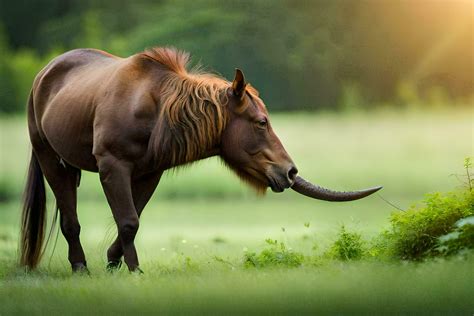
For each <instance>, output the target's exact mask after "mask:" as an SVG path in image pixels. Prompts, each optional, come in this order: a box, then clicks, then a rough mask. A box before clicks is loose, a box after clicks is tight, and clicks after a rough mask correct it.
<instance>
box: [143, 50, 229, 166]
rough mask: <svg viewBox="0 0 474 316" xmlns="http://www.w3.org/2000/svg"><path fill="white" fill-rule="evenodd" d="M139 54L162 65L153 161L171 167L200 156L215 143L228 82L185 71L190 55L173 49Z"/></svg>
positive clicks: (223, 122) (222, 120)
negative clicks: (162, 72) (158, 114)
mask: <svg viewBox="0 0 474 316" xmlns="http://www.w3.org/2000/svg"><path fill="white" fill-rule="evenodd" d="M142 54H144V55H145V56H146V57H148V58H151V59H153V60H155V61H156V62H158V63H160V64H162V65H163V66H165V68H166V69H165V71H164V77H163V79H162V81H161V86H160V105H161V113H160V117H159V119H158V124H157V126H156V128H155V131H154V132H153V135H152V141H151V142H150V145H151V146H153V148H152V150H153V154H154V157H155V160H157V162H158V163H165V164H169V165H170V166H171V167H173V166H177V165H181V164H185V163H188V162H192V161H195V160H197V159H200V158H202V156H203V155H204V154H205V153H206V152H209V151H210V150H212V149H213V148H215V147H217V146H218V144H219V142H220V138H221V135H222V131H223V130H224V128H225V126H226V123H227V120H228V112H227V109H226V108H225V104H226V103H227V96H226V95H227V94H226V91H227V88H228V87H230V82H228V81H226V80H225V79H223V78H221V77H219V76H217V75H215V74H210V73H205V72H202V71H200V70H198V69H192V70H190V71H188V70H187V68H188V64H189V59H190V55H189V54H188V53H187V52H183V51H179V50H177V49H176V48H161V47H159V48H152V49H148V50H146V51H145V52H143V53H142Z"/></svg>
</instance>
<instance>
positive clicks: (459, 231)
mask: <svg viewBox="0 0 474 316" xmlns="http://www.w3.org/2000/svg"><path fill="white" fill-rule="evenodd" d="M454 226H455V227H456V229H455V230H454V231H453V232H451V233H449V234H446V235H443V236H441V237H439V238H438V244H439V246H438V247H437V248H436V251H437V252H438V253H439V254H441V255H444V256H449V255H454V254H460V253H463V252H465V251H467V250H469V249H473V248H474V216H470V217H467V218H463V219H460V220H458V221H457V222H456V224H455V225H454Z"/></svg>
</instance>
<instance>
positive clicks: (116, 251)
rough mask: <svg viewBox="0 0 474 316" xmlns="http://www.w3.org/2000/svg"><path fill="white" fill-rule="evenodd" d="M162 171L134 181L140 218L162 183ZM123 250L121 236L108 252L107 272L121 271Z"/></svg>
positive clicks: (136, 205) (134, 194)
mask: <svg viewBox="0 0 474 316" xmlns="http://www.w3.org/2000/svg"><path fill="white" fill-rule="evenodd" d="M162 174H163V172H162V171H159V172H153V173H149V174H146V175H144V176H142V177H140V178H138V179H134V180H132V197H133V203H134V205H135V209H136V211H137V214H138V217H140V215H141V213H142V211H143V209H144V208H145V205H146V204H147V203H148V201H149V200H150V198H151V196H152V195H153V192H154V191H155V189H156V187H157V185H158V183H159V182H160V178H161V175H162ZM122 255H123V250H122V245H121V242H120V238H119V236H117V238H116V239H115V241H114V242H113V243H112V245H111V246H110V247H109V249H108V250H107V260H108V263H107V270H109V271H113V270H115V269H119V268H120V267H121V265H122V261H121V258H122Z"/></svg>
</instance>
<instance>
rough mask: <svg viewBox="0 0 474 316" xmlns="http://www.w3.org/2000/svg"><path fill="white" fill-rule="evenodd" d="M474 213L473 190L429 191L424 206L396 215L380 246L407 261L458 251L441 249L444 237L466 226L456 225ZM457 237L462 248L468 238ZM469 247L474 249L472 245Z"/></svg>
mask: <svg viewBox="0 0 474 316" xmlns="http://www.w3.org/2000/svg"><path fill="white" fill-rule="evenodd" d="M472 215H474V194H473V193H472V191H470V190H466V191H464V192H449V193H445V194H441V193H434V194H429V195H427V197H426V199H425V200H424V201H423V204H422V205H421V206H416V205H414V206H412V207H411V208H409V209H408V210H407V211H399V212H396V213H393V214H392V216H391V219H390V222H391V224H392V226H391V228H390V229H388V230H387V231H385V232H383V233H382V235H381V237H380V238H379V240H378V242H377V246H376V248H379V249H378V250H379V251H380V252H382V253H383V252H385V253H386V254H388V255H389V256H392V257H395V258H398V259H403V260H420V259H423V258H426V257H429V256H437V255H441V254H448V253H452V252H454V250H453V251H448V252H442V251H440V250H439V249H443V248H439V246H440V241H441V242H443V239H441V240H440V237H441V236H446V235H448V234H450V233H453V232H455V231H456V229H463V228H459V227H456V223H457V222H458V221H460V220H461V219H463V218H466V217H469V216H472ZM458 225H459V224H458ZM463 227H464V226H463ZM460 234H461V232H460ZM463 234H464V233H463ZM462 236H464V235H462ZM446 238H447V237H446ZM457 240H458V241H457V245H458V246H457V247H461V244H460V243H462V242H463V240H465V239H457ZM463 247H464V246H463ZM469 247H471V248H472V244H471V245H470V246H469Z"/></svg>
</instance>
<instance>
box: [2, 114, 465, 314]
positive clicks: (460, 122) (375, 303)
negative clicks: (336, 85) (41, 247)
mask: <svg viewBox="0 0 474 316" xmlns="http://www.w3.org/2000/svg"><path fill="white" fill-rule="evenodd" d="M471 117H472V111H470V110H467V109H457V110H450V111H449V112H448V111H447V110H441V111H437V112H435V111H432V112H423V113H422V112H393V113H389V112H375V113H370V114H350V115H349V114H342V115H340V114H310V115H309V114H298V113H296V114H291V115H283V114H279V115H273V116H272V123H273V125H274V128H275V130H276V131H277V133H278V135H280V138H281V139H282V142H283V143H284V144H285V146H286V148H287V150H288V152H289V153H290V154H291V155H292V157H293V160H294V161H295V162H296V164H297V165H298V168H299V170H300V173H301V174H302V175H303V176H305V177H306V178H308V179H310V180H312V181H314V182H317V183H318V184H321V185H325V186H328V187H332V188H334V189H339V190H347V189H357V188H363V187H368V186H372V185H378V184H382V185H384V186H385V187H384V190H383V191H382V192H381V195H382V196H383V197H384V198H385V199H388V200H390V201H391V202H392V203H395V204H397V205H398V206H400V207H402V208H407V207H408V205H409V204H411V203H412V202H413V201H416V200H421V199H422V197H423V194H425V193H427V192H433V191H448V190H452V189H453V188H454V187H456V186H458V185H459V181H458V180H457V179H456V177H454V176H450V175H451V174H453V173H459V174H461V173H462V172H463V170H462V159H463V157H466V156H473V153H472V150H473V143H472V135H471V131H472V120H471ZM24 121H25V119H24V118H23V117H13V118H11V117H9V118H0V126H1V135H0V137H1V139H0V141H1V144H0V145H1V147H0V148H1V155H0V159H1V160H0V190H1V191H2V192H7V193H5V194H4V196H6V197H7V198H6V199H5V200H4V201H3V202H1V203H0V315H7V314H26V313H28V314H49V313H54V314H64V313H73V314H83V313H93V314H103V313H106V314H112V313H118V314H125V313H130V312H136V313H140V314H144V313H149V314H151V313H154V314H155V313H158V312H161V313H164V314H167V313H182V314H189V313H198V314H212V313H215V314H223V313H226V314H247V313H250V312H253V313H256V314H285V313H293V314H301V313H313V314H314V313H319V314H334V313H342V314H347V313H372V314H381V313H425V314H434V313H435V314H446V313H466V314H467V313H469V314H472V312H473V311H474V304H473V303H472V302H471V301H472V300H471V296H472V293H473V292H474V285H473V284H474V274H473V273H472V266H473V263H474V259H473V258H467V259H466V260H457V259H453V260H447V261H445V260H443V261H430V262H425V263H418V264H414V263H403V262H376V261H372V260H367V259H364V260H361V261H358V262H353V261H348V262H341V261H338V260H329V259H327V260H323V261H321V262H314V264H304V265H303V266H300V267H297V268H292V269H289V268H285V267H278V268H264V269H248V268H245V267H244V264H243V258H244V253H245V251H260V250H261V249H263V248H265V247H267V244H266V242H265V239H267V238H272V239H278V240H281V241H284V242H285V245H287V246H288V247H291V248H293V249H294V250H295V251H298V252H301V253H303V254H304V255H305V256H308V255H311V254H315V253H322V252H324V251H325V250H327V248H328V247H329V245H330V244H332V243H333V242H334V241H335V239H336V234H337V233H338V230H339V227H340V226H341V224H344V225H345V227H346V228H347V229H348V230H349V231H352V230H356V231H358V232H359V233H360V234H361V235H362V238H364V239H369V238H370V237H371V236H373V235H375V234H377V233H379V232H380V231H381V230H382V229H383V228H385V227H386V226H387V225H388V220H389V215H390V213H391V212H392V211H393V208H392V207H391V206H389V205H388V204H387V203H385V202H384V201H383V200H382V199H380V198H379V197H377V196H373V197H369V198H367V199H364V200H361V201H356V202H352V203H339V204H333V203H326V202H320V201H314V200H310V199H307V198H305V197H302V196H299V195H297V194H295V193H294V192H285V193H283V194H272V193H271V192H269V193H268V194H267V196H266V197H265V198H263V199H259V198H256V197H255V196H254V195H253V194H252V193H251V192H249V191H248V190H247V189H246V188H245V187H244V186H243V185H242V184H240V183H239V182H238V180H237V179H235V177H234V176H233V175H232V174H231V173H230V172H229V171H227V170H226V169H225V168H224V167H223V166H222V165H221V164H220V163H219V161H218V160H217V159H210V160H208V161H204V162H202V163H198V164H196V165H193V166H191V167H189V168H184V169H181V170H178V171H175V172H169V173H168V174H167V175H165V177H164V178H163V180H162V183H161V184H160V186H159V188H158V190H157V192H156V193H155V196H154V197H153V199H152V201H151V202H150V204H149V205H148V206H147V208H146V209H145V211H144V214H143V217H142V220H141V226H140V231H139V234H138V236H137V241H136V245H137V249H138V253H139V258H140V261H141V266H142V268H143V270H144V271H145V274H144V275H142V276H137V275H130V274H129V273H128V272H126V271H125V269H122V270H121V271H120V272H119V273H117V274H114V275H109V274H107V273H106V272H105V261H106V259H105V252H106V249H107V247H108V244H109V243H110V242H111V241H112V239H113V237H114V234H115V231H114V224H113V221H112V218H111V213H110V210H109V209H108V206H107V203H106V201H105V198H104V197H103V193H102V190H101V188H100V186H99V184H98V179H97V175H95V174H89V173H84V174H83V181H82V184H81V187H80V191H79V205H78V208H79V218H80V222H81V226H82V234H81V240H82V242H83V245H84V248H85V252H86V256H87V259H88V264H89V267H90V270H91V276H90V277H87V276H71V273H70V270H69V263H68V261H67V248H66V244H65V241H64V238H63V237H62V236H61V235H60V236H59V238H58V243H57V247H56V250H55V252H54V255H52V256H51V255H50V252H48V253H47V255H46V256H45V258H44V259H43V261H42V264H41V266H40V269H39V270H38V271H37V272H34V273H31V274H27V275H25V274H24V273H23V272H22V271H19V270H18V269H17V268H16V265H15V262H16V249H17V239H18V237H17V236H18V226H19V225H18V223H19V216H20V213H19V208H20V206H19V194H20V192H21V190H22V185H23V181H24V176H25V173H26V166H27V160H28V159H29V157H28V155H29V148H28V139H27V133H26V126H25V123H24ZM209 179H212V180H209ZM0 193H1V192H0ZM1 196H2V195H1V194H0V197H1ZM49 204H50V209H52V206H53V201H52V200H51V199H50V200H49ZM305 223H310V225H305ZM307 226H309V227H307ZM282 228H284V229H282ZM315 245H316V246H317V249H316V250H314V249H313V248H314V246H315ZM50 258H51V259H50Z"/></svg>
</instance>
